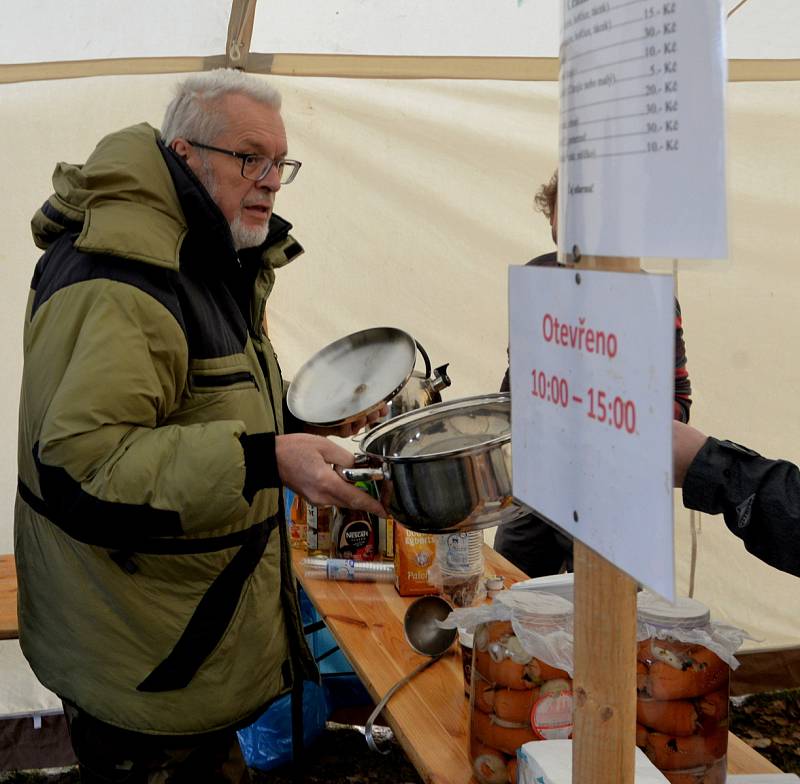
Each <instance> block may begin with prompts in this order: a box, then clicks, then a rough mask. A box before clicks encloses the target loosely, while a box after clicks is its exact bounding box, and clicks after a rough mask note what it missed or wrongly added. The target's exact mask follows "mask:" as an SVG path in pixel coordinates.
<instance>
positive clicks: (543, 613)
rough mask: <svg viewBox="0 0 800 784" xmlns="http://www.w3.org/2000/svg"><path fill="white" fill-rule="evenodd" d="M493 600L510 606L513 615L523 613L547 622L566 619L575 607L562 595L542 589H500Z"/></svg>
mask: <svg viewBox="0 0 800 784" xmlns="http://www.w3.org/2000/svg"><path fill="white" fill-rule="evenodd" d="M494 601H495V602H499V603H500V604H504V605H506V606H507V607H510V608H511V609H512V610H513V611H514V613H515V615H516V614H519V615H525V616H527V617H528V618H530V619H531V620H532V621H541V622H548V623H559V622H561V621H566V620H567V619H569V618H570V617H571V616H572V614H573V612H574V609H575V608H574V606H573V604H572V602H571V601H569V600H568V599H565V598H564V597H563V596H556V595H555V594H553V593H545V592H544V591H536V592H527V591H516V592H512V591H501V592H500V593H498V594H497V596H495V598H494Z"/></svg>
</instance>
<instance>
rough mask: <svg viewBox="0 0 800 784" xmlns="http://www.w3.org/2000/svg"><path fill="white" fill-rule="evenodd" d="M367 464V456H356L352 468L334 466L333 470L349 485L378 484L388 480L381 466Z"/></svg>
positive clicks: (368, 460) (368, 459)
mask: <svg viewBox="0 0 800 784" xmlns="http://www.w3.org/2000/svg"><path fill="white" fill-rule="evenodd" d="M369 462H370V458H369V455H365V454H356V456H355V465H353V467H352V468H345V467H344V466H340V465H335V466H334V467H333V470H334V471H336V473H337V474H339V476H340V477H342V479H344V481H345V482H349V483H350V484H351V485H354V484H355V483H356V482H380V481H383V480H384V479H388V478H389V476H388V474H387V473H386V471H385V470H384V468H383V466H376V465H370V464H369Z"/></svg>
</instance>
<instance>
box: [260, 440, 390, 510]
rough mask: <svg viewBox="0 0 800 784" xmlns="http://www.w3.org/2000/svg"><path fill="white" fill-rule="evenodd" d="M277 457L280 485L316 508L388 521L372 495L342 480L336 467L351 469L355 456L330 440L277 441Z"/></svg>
mask: <svg viewBox="0 0 800 784" xmlns="http://www.w3.org/2000/svg"><path fill="white" fill-rule="evenodd" d="M275 456H276V458H277V461H278V473H279V474H280V477H281V481H282V482H283V483H284V484H285V485H286V486H287V487H289V488H291V489H292V490H294V491H295V492H296V493H299V494H300V495H301V496H303V498H305V499H307V500H308V501H310V502H311V503H312V504H314V505H316V506H327V505H330V504H333V505H334V506H340V507H344V508H345V509H357V510H359V511H363V512H371V513H372V514H374V515H378V517H386V511H385V510H384V508H383V507H382V506H381V505H380V503H379V502H378V501H377V500H376V499H374V498H373V497H372V496H371V495H369V493H365V492H364V491H363V490H360V489H359V488H357V487H355V486H354V485H351V484H350V483H349V482H346V481H345V480H344V479H342V478H341V477H340V476H339V475H338V474H337V473H336V472H335V471H334V470H333V469H332V468H331V466H332V465H333V464H335V465H341V466H344V467H345V468H351V467H352V465H353V455H351V454H350V452H348V451H347V450H346V449H344V448H342V447H340V446H338V445H337V444H334V443H333V441H329V440H328V439H327V438H322V437H321V436H316V435H311V434H307V433H293V434H290V435H284V436H277V437H276V438H275Z"/></svg>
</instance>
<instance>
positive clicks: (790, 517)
mask: <svg viewBox="0 0 800 784" xmlns="http://www.w3.org/2000/svg"><path fill="white" fill-rule="evenodd" d="M672 454H673V461H674V476H675V487H681V488H683V503H684V505H685V506H686V507H688V508H689V509H696V510H697V511H699V512H705V513H706V514H722V515H723V517H724V519H725V524H726V525H727V526H728V528H729V529H730V531H731V533H733V534H734V535H735V536H738V537H739V538H740V539H741V540H742V541H743V542H744V546H745V549H746V550H747V551H748V552H749V553H752V554H753V555H755V556H756V558H760V559H761V560H762V561H764V562H765V563H768V564H769V565H770V566H774V567H775V568H776V569H780V570H781V571H783V572H788V573H789V574H793V575H795V576H796V577H800V469H798V467H797V466H796V465H794V464H793V463H790V462H789V461H787V460H769V459H767V458H765V457H762V456H761V455H759V454H758V452H754V451H753V450H752V449H748V448H747V447H745V446H741V444H736V443H734V442H733V441H720V440H718V439H716V438H709V437H708V436H706V435H705V434H704V433H701V432H700V431H699V430H697V429H696V428H694V427H690V426H689V425H685V424H683V423H681V422H674V423H673V425H672Z"/></svg>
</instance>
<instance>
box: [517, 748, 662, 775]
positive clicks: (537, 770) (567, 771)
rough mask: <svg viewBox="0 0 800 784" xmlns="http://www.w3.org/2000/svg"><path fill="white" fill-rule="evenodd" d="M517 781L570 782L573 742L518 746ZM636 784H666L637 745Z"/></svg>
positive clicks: (658, 771) (659, 772)
mask: <svg viewBox="0 0 800 784" xmlns="http://www.w3.org/2000/svg"><path fill="white" fill-rule="evenodd" d="M517 764H518V767H517V784H572V741H571V740H535V741H531V742H530V743H526V744H525V745H524V746H520V747H519V748H518V749H517ZM634 779H635V781H636V784H669V782H668V781H667V779H666V778H664V775H663V774H662V773H661V771H660V770H658V768H656V766H655V765H653V763H652V762H650V760H649V759H647V757H646V756H645V755H644V752H643V751H642V750H641V749H640V748H638V747H637V748H636V762H635V767H634Z"/></svg>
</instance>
